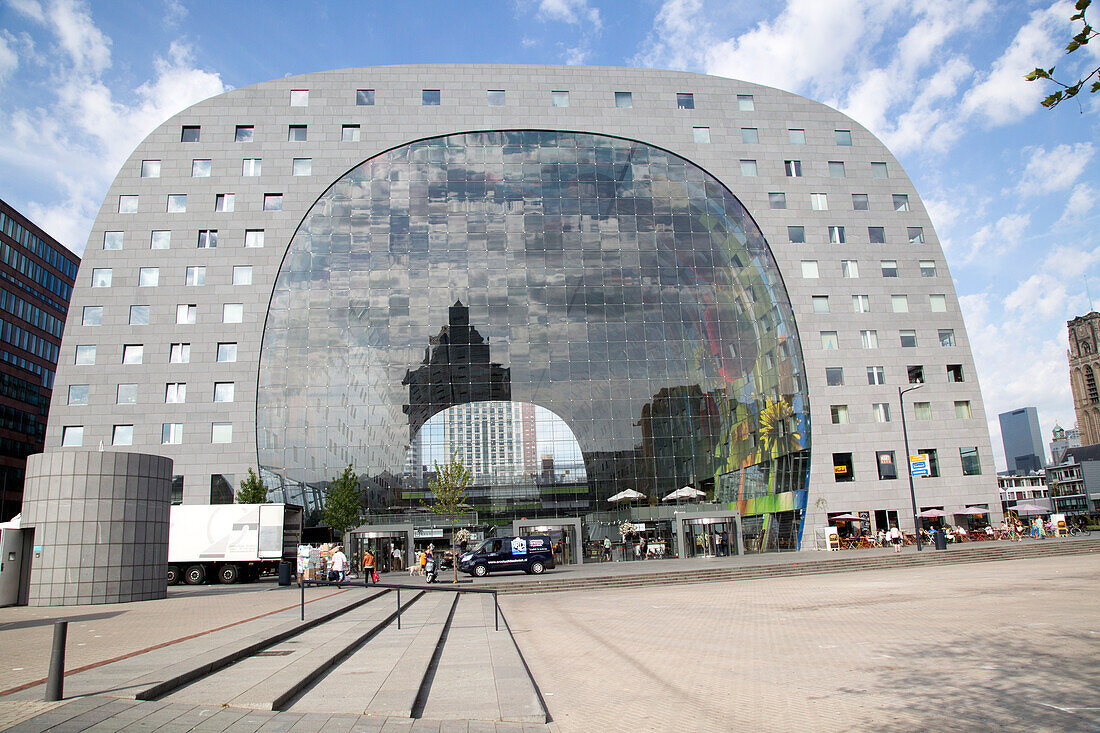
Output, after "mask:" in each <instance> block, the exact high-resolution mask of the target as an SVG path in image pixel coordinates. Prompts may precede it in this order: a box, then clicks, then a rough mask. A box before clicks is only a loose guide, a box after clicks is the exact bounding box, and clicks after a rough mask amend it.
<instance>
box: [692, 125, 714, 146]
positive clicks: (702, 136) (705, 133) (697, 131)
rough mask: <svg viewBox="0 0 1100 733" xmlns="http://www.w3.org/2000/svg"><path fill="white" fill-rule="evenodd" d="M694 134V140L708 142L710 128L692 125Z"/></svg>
mask: <svg viewBox="0 0 1100 733" xmlns="http://www.w3.org/2000/svg"><path fill="white" fill-rule="evenodd" d="M691 129H692V132H693V133H694V136H695V142H697V143H709V142H710V128H709V127H693V128H691Z"/></svg>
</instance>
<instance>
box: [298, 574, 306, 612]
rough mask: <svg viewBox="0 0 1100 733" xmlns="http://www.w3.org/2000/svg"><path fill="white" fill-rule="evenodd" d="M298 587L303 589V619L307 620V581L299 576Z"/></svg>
mask: <svg viewBox="0 0 1100 733" xmlns="http://www.w3.org/2000/svg"><path fill="white" fill-rule="evenodd" d="M298 587H299V588H301V589H302V606H301V607H302V618H301V620H302V621H305V620H306V582H305V581H304V580H302V579H301V578H298Z"/></svg>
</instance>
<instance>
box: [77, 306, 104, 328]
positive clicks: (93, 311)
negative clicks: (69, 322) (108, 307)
mask: <svg viewBox="0 0 1100 733" xmlns="http://www.w3.org/2000/svg"><path fill="white" fill-rule="evenodd" d="M80 325H82V326H102V325H103V306H101V305H86V306H84V311H83V313H82V315H81V319H80Z"/></svg>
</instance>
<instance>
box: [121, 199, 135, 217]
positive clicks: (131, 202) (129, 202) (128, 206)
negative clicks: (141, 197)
mask: <svg viewBox="0 0 1100 733" xmlns="http://www.w3.org/2000/svg"><path fill="white" fill-rule="evenodd" d="M137 210H138V197H137V196H119V197H118V213H120V214H136V213H137Z"/></svg>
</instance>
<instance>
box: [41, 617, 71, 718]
mask: <svg viewBox="0 0 1100 733" xmlns="http://www.w3.org/2000/svg"><path fill="white" fill-rule="evenodd" d="M68 633H69V622H68V621H58V622H57V623H55V624H54V625H53V649H51V650H50V672H49V674H48V675H47V676H46V702H54V701H55V700H60V699H61V698H62V695H63V691H62V688H63V687H64V681H65V637H66V636H67V635H68Z"/></svg>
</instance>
